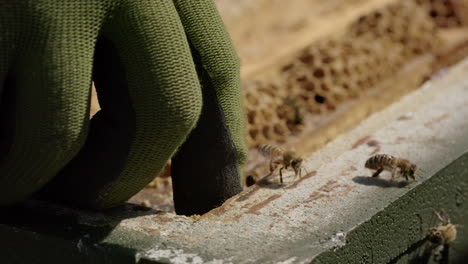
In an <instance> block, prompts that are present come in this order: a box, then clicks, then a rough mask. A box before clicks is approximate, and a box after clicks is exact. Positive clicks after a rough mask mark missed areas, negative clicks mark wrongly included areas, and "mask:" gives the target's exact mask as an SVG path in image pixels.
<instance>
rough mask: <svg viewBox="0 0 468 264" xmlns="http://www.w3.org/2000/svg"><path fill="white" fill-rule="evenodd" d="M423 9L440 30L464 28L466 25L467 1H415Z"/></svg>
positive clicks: (467, 18) (467, 17)
mask: <svg viewBox="0 0 468 264" xmlns="http://www.w3.org/2000/svg"><path fill="white" fill-rule="evenodd" d="M415 1H416V3H417V4H419V5H421V6H423V7H425V8H426V9H427V10H428V11H429V15H430V16H431V18H432V19H433V20H434V22H435V23H436V25H437V26H438V27H441V28H451V27H459V26H466V25H467V23H468V13H467V12H468V1H467V0H415Z"/></svg>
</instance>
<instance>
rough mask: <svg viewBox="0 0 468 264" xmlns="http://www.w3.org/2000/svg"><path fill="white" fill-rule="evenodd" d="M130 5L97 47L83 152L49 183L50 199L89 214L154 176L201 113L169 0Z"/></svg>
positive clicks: (123, 8)
mask: <svg viewBox="0 0 468 264" xmlns="http://www.w3.org/2000/svg"><path fill="white" fill-rule="evenodd" d="M128 2H129V3H128V4H125V5H123V6H121V7H119V8H117V9H116V11H115V12H116V13H114V14H113V19H112V20H110V21H109V22H108V25H107V26H106V28H105V30H104V32H103V37H102V38H101V39H100V40H99V41H98V44H97V48H96V55H95V64H94V74H93V75H94V80H95V84H96V89H97V93H98V97H99V101H100V104H101V107H102V110H101V111H100V112H99V113H98V114H96V116H95V117H93V120H92V124H91V128H90V136H89V137H88V140H87V142H86V145H85V147H84V148H83V151H82V152H80V154H79V155H78V156H77V158H76V159H74V160H73V161H72V162H71V163H70V165H69V166H67V168H65V169H64V170H63V171H62V173H61V174H60V176H59V178H57V180H56V181H54V182H56V183H55V186H54V187H53V193H54V194H53V196H54V199H58V200H62V201H65V202H67V203H71V204H75V205H78V206H82V207H91V208H108V207H113V206H116V205H118V204H120V203H122V202H124V201H126V200H127V199H129V198H130V197H131V196H133V195H134V194H135V193H137V192H138V191H140V190H141V189H142V188H143V187H144V186H146V185H147V184H148V183H149V182H150V181H151V180H152V179H153V178H154V177H155V176H156V175H157V173H158V172H159V171H160V170H161V169H162V168H163V166H164V164H165V163H166V161H167V160H168V159H169V158H170V157H171V156H172V155H173V154H174V152H175V151H176V149H177V147H179V145H180V144H181V143H182V142H183V141H184V140H185V138H186V137H187V135H188V133H189V132H190V130H191V129H192V128H193V127H194V125H195V123H196V121H197V119H198V117H199V115H200V111H201V89H200V84H199V81H198V79H197V75H196V71H195V66H194V64H193V61H192V58H191V54H190V49H189V47H188V44H187V41H186V38H185V34H184V31H183V28H182V25H181V23H180V20H179V19H178V16H177V12H176V10H175V8H174V6H173V4H172V2H171V1H158V4H157V5H156V4H155V3H154V1H150V0H139V1H128ZM64 184H71V185H72V186H73V190H65V189H64V188H60V186H63V185H64ZM65 194H67V195H65Z"/></svg>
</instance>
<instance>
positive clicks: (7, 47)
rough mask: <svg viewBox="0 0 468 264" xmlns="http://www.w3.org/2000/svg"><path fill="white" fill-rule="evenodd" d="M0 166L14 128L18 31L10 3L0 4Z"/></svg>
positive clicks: (15, 17)
mask: <svg viewBox="0 0 468 264" xmlns="http://www.w3.org/2000/svg"><path fill="white" fill-rule="evenodd" d="M0 10H2V11H4V12H1V13H0V51H1V52H0V124H1V125H0V164H2V163H1V162H2V160H3V159H4V158H5V157H6V154H7V153H8V150H9V148H10V145H11V141H12V136H13V126H14V122H13V121H14V114H13V113H14V112H13V109H14V102H15V101H16V99H15V98H14V97H13V96H14V89H13V85H12V82H13V78H12V76H11V71H12V57H13V56H14V54H15V45H14V43H16V42H17V41H18V30H17V28H16V27H14V26H13V21H16V20H18V18H17V14H16V13H14V12H7V13H8V14H5V11H11V10H12V5H11V3H10V2H5V1H3V2H0Z"/></svg>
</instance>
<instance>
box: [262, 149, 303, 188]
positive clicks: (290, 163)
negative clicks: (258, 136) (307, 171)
mask: <svg viewBox="0 0 468 264" xmlns="http://www.w3.org/2000/svg"><path fill="white" fill-rule="evenodd" d="M258 151H259V152H260V153H261V154H262V155H263V156H265V157H267V158H270V172H273V171H274V170H275V167H274V166H273V164H277V165H282V167H281V169H280V172H279V175H280V183H281V184H283V169H288V168H289V167H291V168H292V169H293V170H294V175H295V176H296V177H297V176H299V178H300V177H301V171H302V169H304V168H303V167H302V161H303V160H304V159H303V158H302V157H300V156H299V155H297V153H296V152H295V151H292V150H286V151H285V150H283V149H281V148H279V147H275V146H272V145H267V144H265V145H261V146H260V147H259V148H258Z"/></svg>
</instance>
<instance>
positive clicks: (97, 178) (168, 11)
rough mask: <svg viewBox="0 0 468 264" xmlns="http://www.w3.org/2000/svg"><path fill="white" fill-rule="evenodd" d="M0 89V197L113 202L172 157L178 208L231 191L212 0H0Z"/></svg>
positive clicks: (235, 122) (233, 171)
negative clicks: (95, 107)
mask: <svg viewBox="0 0 468 264" xmlns="http://www.w3.org/2000/svg"><path fill="white" fill-rule="evenodd" d="M91 81H94V83H95V86H96V90H97V94H98V98H99V103H100V105H101V110H100V111H99V112H98V113H97V114H96V115H95V116H94V117H93V118H92V120H91V122H89V118H88V117H89V107H90V84H91ZM200 84H201V85H200ZM0 98H1V105H0V205H6V204H11V203H15V202H18V201H21V200H23V199H26V198H27V197H29V196H31V195H32V194H33V193H37V192H38V191H39V190H41V189H42V191H40V192H39V194H40V196H41V197H45V198H46V199H49V200H53V201H58V202H63V203H67V204H70V205H74V206H79V207H84V208H92V209H104V208H109V207H113V206H116V205H119V204H121V203H123V202H125V201H126V200H127V199H128V198H130V197H131V196H132V195H134V194H135V193H136V192H138V191H139V190H140V189H142V188H143V187H144V186H145V185H146V184H147V183H149V182H150V181H151V180H152V179H153V178H154V176H155V175H157V173H158V172H159V171H160V170H161V169H162V168H163V166H164V164H165V163H166V161H167V160H168V159H169V158H171V157H172V177H173V188H174V200H175V206H176V211H177V212H178V213H180V214H194V213H204V212H206V211H207V210H210V209H212V208H213V207H215V206H218V205H220V204H221V203H222V202H223V201H225V200H226V199H227V198H229V197H231V196H233V195H234V194H236V193H238V192H239V191H240V190H241V187H240V177H239V175H240V167H241V166H242V164H243V163H244V161H245V159H246V148H245V145H244V141H243V114H242V106H241V94H240V85H239V63H238V58H237V56H236V53H235V51H234V49H233V47H232V45H231V42H230V39H229V37H228V34H227V32H226V30H225V28H224V26H223V24H222V21H221V19H220V17H219V15H218V13H217V11H216V8H215V6H214V4H213V2H212V0H173V1H170V0H76V1H68V0H3V1H1V2H0ZM176 152H177V153H176ZM174 154H175V156H173V155H174Z"/></svg>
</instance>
